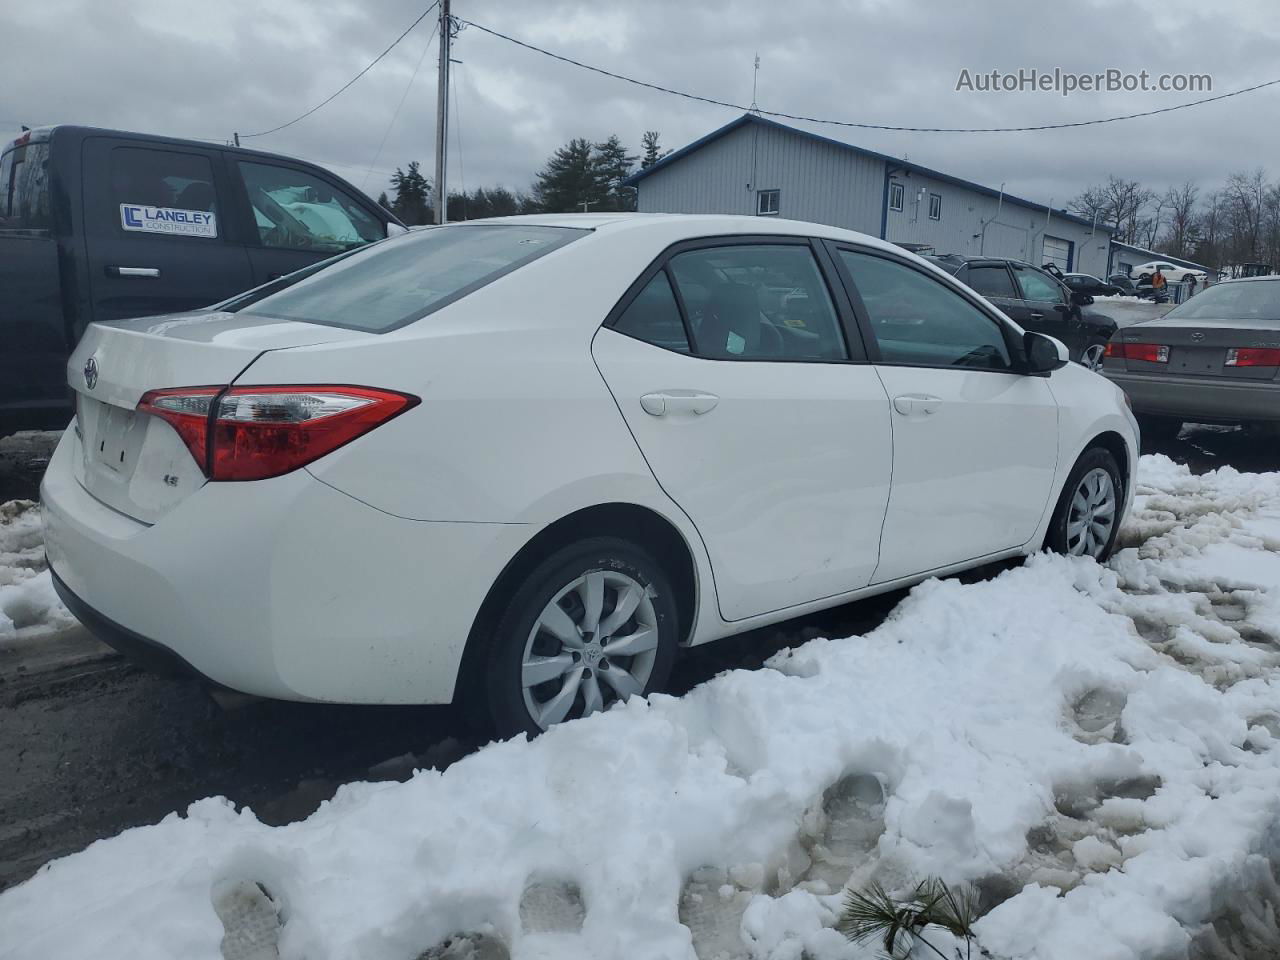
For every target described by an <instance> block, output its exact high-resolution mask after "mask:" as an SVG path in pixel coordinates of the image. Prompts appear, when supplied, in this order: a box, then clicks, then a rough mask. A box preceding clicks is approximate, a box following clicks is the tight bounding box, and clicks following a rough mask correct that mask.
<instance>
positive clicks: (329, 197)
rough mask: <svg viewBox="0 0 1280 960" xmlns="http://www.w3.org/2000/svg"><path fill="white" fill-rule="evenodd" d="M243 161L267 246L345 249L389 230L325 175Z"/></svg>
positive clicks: (325, 250)
mask: <svg viewBox="0 0 1280 960" xmlns="http://www.w3.org/2000/svg"><path fill="white" fill-rule="evenodd" d="M239 167H240V176H241V177H242V178H243V179H244V187H245V191H246V192H247V193H248V194H249V204H250V206H251V207H252V209H253V218H254V221H255V222H256V224H257V227H258V239H259V240H260V241H261V243H262V245H263V246H264V247H283V248H286V249H290V250H315V251H317V252H321V253H341V252H342V251H343V250H350V249H352V248H353V247H360V246H363V245H364V244H366V243H370V242H372V241H374V240H381V239H382V238H383V236H384V235H385V234H384V231H383V227H382V224H381V223H380V222H379V221H378V220H376V219H375V218H374V217H373V215H372V214H370V213H368V212H367V211H366V210H365V209H364V207H362V206H361V205H360V204H359V203H358V202H357V201H356V200H355V199H354V198H353V197H350V196H348V195H347V194H346V193H345V192H344V191H342V190H339V189H337V188H336V187H333V186H331V185H330V184H328V183H326V182H325V181H323V180H321V179H320V178H319V177H315V176H312V175H311V174H309V173H304V172H303V171H301V170H294V169H292V168H290V167H277V166H274V165H273V164H267V163H248V162H243V161H242V162H241V163H240V164H239Z"/></svg>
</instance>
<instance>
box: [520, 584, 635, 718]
mask: <svg viewBox="0 0 1280 960" xmlns="http://www.w3.org/2000/svg"><path fill="white" fill-rule="evenodd" d="M658 639H659V637H658V620H657V614H656V612H655V611H654V606H653V599H652V597H651V596H650V594H649V591H648V590H647V589H646V588H645V587H644V585H643V584H641V583H639V582H638V581H636V580H634V579H632V578H631V577H630V576H627V575H626V574H624V573H620V572H618V571H614V570H590V571H588V572H587V573H584V574H583V575H582V576H581V577H578V578H577V579H576V580H574V581H573V582H572V583H570V584H568V585H567V586H565V587H564V588H563V589H561V590H560V591H559V592H558V593H557V594H556V595H555V596H554V597H553V598H552V599H551V601H550V602H548V603H547V605H546V606H545V607H543V609H542V613H541V614H539V615H538V619H537V620H536V621H535V622H534V624H533V628H532V629H531V630H530V631H529V637H528V640H527V641H526V642H525V647H524V656H523V659H522V661H521V664H520V685H521V687H522V689H523V692H524V704H525V707H526V709H527V710H528V711H529V716H530V717H531V718H532V719H533V721H534V723H536V724H537V725H538V727H540V728H541V729H543V730H545V729H547V728H548V727H550V726H552V725H553V724H556V723H560V722H561V721H563V720H567V719H570V718H573V717H581V716H586V715H587V714H591V713H596V712H597V711H599V710H603V709H604V708H605V707H607V706H608V705H609V704H611V703H613V702H615V701H617V700H626V699H627V698H628V697H631V696H633V695H636V694H639V693H643V691H644V689H645V686H646V684H647V683H648V682H649V677H650V675H651V674H652V672H653V666H654V661H655V659H656V657H657V653H658Z"/></svg>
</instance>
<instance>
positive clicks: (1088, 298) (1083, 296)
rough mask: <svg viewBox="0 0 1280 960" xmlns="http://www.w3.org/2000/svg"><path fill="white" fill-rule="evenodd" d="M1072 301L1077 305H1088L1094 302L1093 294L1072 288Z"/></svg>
mask: <svg viewBox="0 0 1280 960" xmlns="http://www.w3.org/2000/svg"><path fill="white" fill-rule="evenodd" d="M1071 302H1072V303H1074V304H1075V305H1076V306H1077V307H1087V306H1089V304H1091V303H1093V295H1092V294H1089V293H1085V292H1084V291H1082V290H1072V291H1071Z"/></svg>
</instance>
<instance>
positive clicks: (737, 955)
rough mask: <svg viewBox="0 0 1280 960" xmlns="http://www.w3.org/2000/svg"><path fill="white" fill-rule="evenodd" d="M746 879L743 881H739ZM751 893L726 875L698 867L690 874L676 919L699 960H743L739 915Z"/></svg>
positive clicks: (744, 959) (746, 955) (743, 948)
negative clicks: (687, 935)
mask: <svg viewBox="0 0 1280 960" xmlns="http://www.w3.org/2000/svg"><path fill="white" fill-rule="evenodd" d="M740 879H746V878H740ZM752 896H754V893H753V892H752V891H751V890H749V889H744V885H743V884H740V883H735V882H734V880H733V879H732V877H731V875H730V871H728V870H725V869H723V868H721V867H702V868H700V869H698V870H695V871H693V873H692V874H690V876H689V879H688V880H686V881H685V884H684V889H683V890H681V891H680V904H679V908H678V915H679V918H680V922H681V923H683V924H684V925H685V926H686V927H688V928H689V933H690V934H691V936H692V938H693V952H694V954H695V955H697V957H698V958H699V960H746V958H747V957H748V956H750V954H749V952H748V950H747V945H746V943H745V942H744V941H743V939H742V915H743V914H744V913H746V910H747V905H748V904H749V903H751V898H752Z"/></svg>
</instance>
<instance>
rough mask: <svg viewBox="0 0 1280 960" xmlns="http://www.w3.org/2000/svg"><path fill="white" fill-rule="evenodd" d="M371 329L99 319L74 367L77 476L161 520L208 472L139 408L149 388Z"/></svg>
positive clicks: (121, 506)
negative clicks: (272, 351)
mask: <svg viewBox="0 0 1280 960" xmlns="http://www.w3.org/2000/svg"><path fill="white" fill-rule="evenodd" d="M369 336H370V335H369V334H366V333H360V332H358V331H354V330H347V329H344V328H339V327H325V326H319V325H316V324H309V323H301V322H298V321H293V320H279V319H275V318H271V317H261V316H257V317H249V316H244V315H239V314H231V313H215V312H201V313H182V314H173V315H170V316H159V317H147V318H143V319H139V320H125V321H118V322H114V323H109V324H92V325H90V326H89V328H88V329H87V330H86V331H85V335H84V337H83V338H82V339H81V341H80V345H79V346H78V347H77V348H76V350H75V352H74V353H73V354H72V355H71V359H70V360H69V361H68V364H67V380H68V383H69V384H70V386H71V389H72V390H73V391H74V393H75V401H76V432H77V440H78V443H79V446H80V451H79V454H80V455H79V457H77V458H76V462H75V473H76V479H77V480H78V481H79V482H80V484H81V485H82V486H83V487H84V488H85V489H86V490H87V491H88V492H89V493H90V494H92V495H93V496H94V497H96V498H97V499H98V500H100V501H102V502H103V503H105V504H107V505H108V506H109V507H111V508H113V509H115V510H118V511H120V512H121V513H123V514H125V515H127V516H130V517H133V518H134V519H136V520H140V521H142V522H144V523H155V522H156V521H157V520H158V519H159V518H160V517H161V516H163V515H164V514H165V513H166V512H168V511H169V510H171V509H173V507H175V506H177V505H178V504H179V503H181V502H182V501H183V500H184V499H186V498H187V497H188V496H190V495H191V494H192V493H193V492H195V491H196V490H198V489H199V488H200V487H202V486H203V485H204V484H205V483H206V478H205V475H204V473H203V472H202V471H201V469H200V467H199V466H198V465H197V463H196V462H195V460H194V459H193V458H192V456H191V453H190V452H189V451H188V449H187V447H186V444H185V443H184V442H183V440H182V438H181V437H180V436H179V435H178V433H177V431H175V430H174V429H173V427H172V426H170V425H169V424H168V423H166V422H165V421H164V420H161V419H160V418H158V417H154V416H149V415H147V414H144V413H139V412H137V409H136V408H137V406H138V401H139V400H140V399H142V397H143V395H144V394H146V393H147V392H149V391H151V390H158V389H165V388H171V387H189V386H224V385H227V384H230V383H232V382H233V381H234V380H235V379H236V377H238V376H239V375H240V374H241V373H242V372H243V371H244V370H245V368H246V367H248V366H249V365H250V364H252V363H253V361H254V360H255V359H257V358H258V357H259V356H261V355H262V354H263V353H265V352H267V351H271V350H282V349H288V348H290V347H302V346H310V345H313V344H318V343H332V342H335V341H342V340H356V339H365V338H367V337H369Z"/></svg>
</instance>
